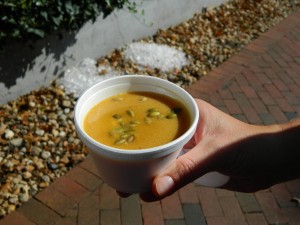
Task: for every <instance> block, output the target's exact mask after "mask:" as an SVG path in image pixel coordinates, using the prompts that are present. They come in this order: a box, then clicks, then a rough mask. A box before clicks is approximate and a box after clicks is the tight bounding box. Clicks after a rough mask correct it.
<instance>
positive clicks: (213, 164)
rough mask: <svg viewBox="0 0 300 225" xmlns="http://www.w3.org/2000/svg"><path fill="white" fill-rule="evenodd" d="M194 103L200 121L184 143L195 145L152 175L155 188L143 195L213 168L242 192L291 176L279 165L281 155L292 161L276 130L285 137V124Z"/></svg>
mask: <svg viewBox="0 0 300 225" xmlns="http://www.w3.org/2000/svg"><path fill="white" fill-rule="evenodd" d="M196 102H197V104H198V107H199V110H200V119H199V124H198V127H197V130H196V133H195V135H194V137H193V138H192V139H191V140H190V141H189V142H188V143H187V144H186V146H185V148H189V149H191V150H190V151H188V152H187V153H185V154H184V155H182V156H180V157H179V158H178V159H177V160H176V161H174V162H173V163H172V164H171V165H170V166H169V167H168V168H167V169H166V170H165V171H163V172H162V173H161V174H159V175H158V176H157V177H156V178H155V179H154V181H153V187H152V191H151V192H148V193H143V194H141V198H142V199H143V200H145V201H155V200H159V199H162V198H164V197H166V196H168V195H170V194H172V193H174V192H175V191H177V190H178V189H180V188H181V187H183V186H185V185H186V184H188V183H190V182H192V181H194V180H195V179H197V178H199V177H201V176H202V175H204V174H206V173H208V172H211V171H218V172H219V173H221V174H225V175H228V176H230V180H229V182H228V183H227V184H225V185H224V186H223V187H222V188H226V189H229V190H233V191H241V192H254V191H257V190H261V189H264V188H267V187H270V186H271V185H273V184H275V183H277V182H280V181H283V180H285V179H287V178H288V176H286V173H287V171H285V172H282V171H281V170H280V169H279V168H280V166H282V165H283V162H282V160H283V161H284V162H286V164H287V166H288V164H290V162H291V158H290V157H286V158H283V156H282V149H281V148H280V147H279V146H281V145H282V143H281V142H280V141H279V139H280V138H279V137H278V135H281V136H286V135H284V134H279V133H280V131H282V129H283V126H280V125H272V126H254V125H250V124H246V123H244V122H241V121H239V120H237V119H235V118H233V117H231V116H229V115H227V114H225V113H223V112H221V111H220V110H218V109H216V108H215V107H213V106H212V105H210V104H208V103H206V102H204V101H202V100H196ZM299 124H300V123H299ZM298 130H299V126H298ZM294 133H295V132H294ZM296 133H297V132H296ZM281 136H280V137H281ZM287 136H291V134H289V135H287ZM292 136H293V135H292ZM294 136H295V135H294ZM298 154H299V151H298ZM292 158H293V157H292ZM271 159H272V160H271ZM298 171H299V170H298Z"/></svg>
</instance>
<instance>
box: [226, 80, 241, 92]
mask: <svg viewBox="0 0 300 225" xmlns="http://www.w3.org/2000/svg"><path fill="white" fill-rule="evenodd" d="M228 89H229V90H230V92H231V93H236V92H242V90H241V88H240V86H239V85H238V84H237V83H236V81H232V83H231V85H229V87H228Z"/></svg>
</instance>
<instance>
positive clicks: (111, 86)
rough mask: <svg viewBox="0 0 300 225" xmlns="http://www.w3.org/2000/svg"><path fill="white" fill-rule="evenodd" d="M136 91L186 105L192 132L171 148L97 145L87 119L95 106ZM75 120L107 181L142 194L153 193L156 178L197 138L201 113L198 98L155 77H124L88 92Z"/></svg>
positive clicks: (82, 138)
mask: <svg viewBox="0 0 300 225" xmlns="http://www.w3.org/2000/svg"><path fill="white" fill-rule="evenodd" d="M133 91H134V92H136V91H143V92H155V93H159V94H162V95H167V96H169V97H172V98H174V99H177V100H178V101H180V102H182V103H183V104H184V106H185V107H186V108H187V110H188V112H189V113H190V117H191V125H190V127H189V129H188V130H187V131H186V132H185V133H184V134H182V135H181V136H180V137H178V138H177V139H175V140H173V141H171V142H169V143H167V144H164V145H161V146H158V147H153V148H148V149H142V150H123V149H118V148H113V147H110V146H107V145H104V144H101V143H99V142H97V141H95V140H94V139H92V138H91V137H90V136H89V135H88V134H87V133H86V132H85V131H84V129H83V122H84V118H85V116H86V114H87V113H88V112H89V110H90V109H91V108H92V107H93V106H95V104H97V103H99V102H100V101H102V100H104V99H106V98H108V97H110V96H113V95H116V94H119V93H124V92H133ZM74 119H75V127H76V130H77V133H78V136H79V138H80V139H81V140H82V141H83V143H84V144H85V145H86V146H87V148H88V149H89V152H90V154H91V156H92V158H93V160H94V162H95V164H96V166H97V168H98V170H99V173H100V176H101V178H102V179H103V181H104V182H106V183H107V184H109V185H110V186H111V187H113V188H114V189H116V190H118V191H120V192H124V193H142V192H146V191H149V190H150V189H151V185H152V180H153V178H154V177H155V176H156V175H157V174H159V173H160V172H161V171H163V170H164V169H165V168H166V167H167V166H168V165H169V164H170V163H171V162H172V161H173V160H175V159H176V158H177V157H178V155H179V154H180V152H181V150H182V148H183V146H184V145H185V144H186V143H187V142H188V141H189V140H190V139H191V137H192V136H193V135H194V133H195V130H196V127H197V123H198V120H199V110H198V107H197V105H196V102H195V100H194V98H193V97H192V96H191V95H190V94H189V93H188V92H186V91H185V90H184V89H182V88H181V87H179V86H177V85H175V84H174V83H171V82H169V81H167V80H163V79H161V78H156V77H151V76H144V75H124V76H118V77H114V78H111V79H107V80H104V81H102V82H99V83H97V84H95V85H94V86H92V87H90V88H89V89H87V90H86V91H85V92H84V93H83V94H82V95H81V97H80V98H79V99H78V101H77V103H76V107H75V118H74ZM149 138H151V137H149Z"/></svg>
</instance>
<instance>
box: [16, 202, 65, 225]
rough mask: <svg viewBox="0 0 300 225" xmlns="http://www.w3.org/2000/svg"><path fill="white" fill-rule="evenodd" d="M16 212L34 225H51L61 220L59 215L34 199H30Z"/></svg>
mask: <svg viewBox="0 0 300 225" xmlns="http://www.w3.org/2000/svg"><path fill="white" fill-rule="evenodd" d="M18 211H19V213H21V214H23V215H24V216H26V217H27V218H28V219H29V220H31V221H32V222H34V223H36V224H43V225H53V224H55V223H56V222H57V221H58V220H59V219H60V218H61V217H60V215H59V214H57V213H56V212H54V211H53V210H51V209H50V208H49V207H47V206H46V205H44V204H42V203H41V202H39V201H37V200H36V199H30V200H29V201H28V202H26V204H24V205H22V206H21V207H20V208H19V209H18Z"/></svg>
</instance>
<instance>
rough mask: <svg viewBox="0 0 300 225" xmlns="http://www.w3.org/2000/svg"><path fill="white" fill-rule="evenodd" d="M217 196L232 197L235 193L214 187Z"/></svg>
mask: <svg viewBox="0 0 300 225" xmlns="http://www.w3.org/2000/svg"><path fill="white" fill-rule="evenodd" d="M215 190H216V193H217V196H218V197H233V196H235V193H234V192H233V191H229V190H226V189H219V188H217V189H215Z"/></svg>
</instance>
